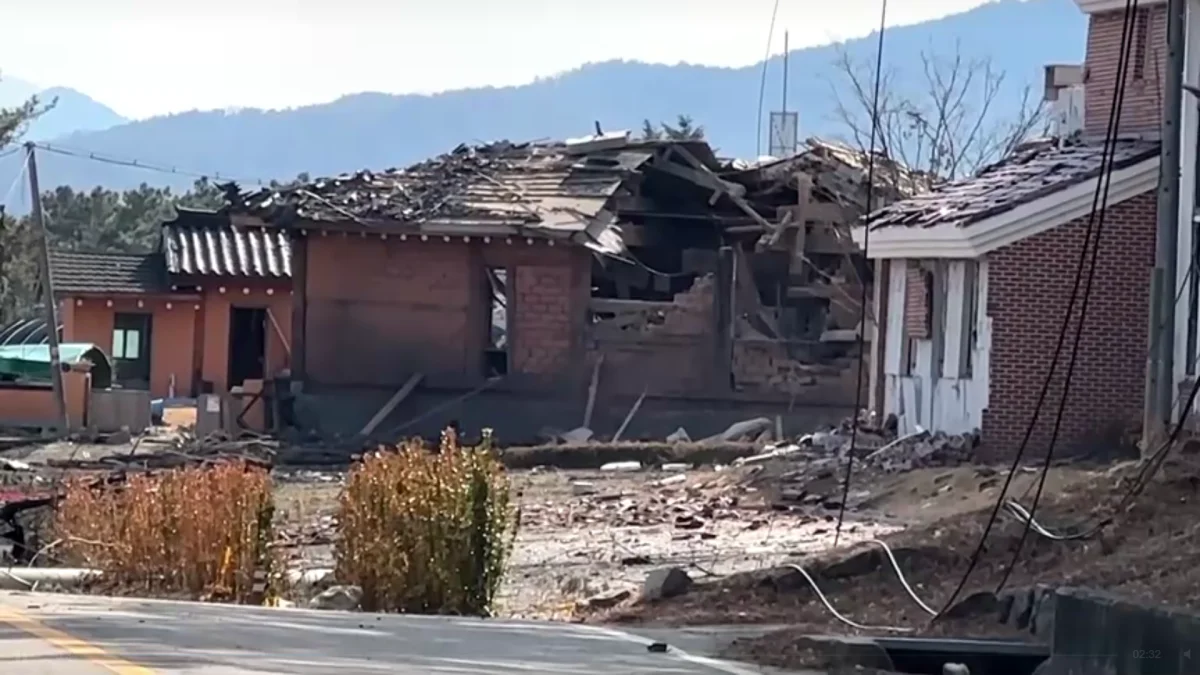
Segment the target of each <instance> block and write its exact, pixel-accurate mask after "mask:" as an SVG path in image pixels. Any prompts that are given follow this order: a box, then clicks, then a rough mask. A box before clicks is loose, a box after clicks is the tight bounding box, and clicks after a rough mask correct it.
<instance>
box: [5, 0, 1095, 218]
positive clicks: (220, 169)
mask: <svg viewBox="0 0 1200 675" xmlns="http://www.w3.org/2000/svg"><path fill="white" fill-rule="evenodd" d="M635 21H636V20H635ZM631 29H632V27H631ZM885 38H886V42H885V47H884V49H885V63H886V64H887V68H888V72H890V73H891V74H892V77H893V80H892V87H893V88H894V89H896V90H897V93H899V94H901V95H910V96H920V92H921V91H923V90H922V86H923V77H924V76H923V71H922V60H921V55H922V53H923V52H924V53H931V52H932V53H933V54H936V55H939V56H942V57H946V58H950V57H953V56H954V55H955V54H956V53H958V54H960V55H961V56H962V57H963V58H964V59H966V60H972V59H984V58H986V59H989V60H990V65H991V67H992V68H993V69H994V70H995V71H998V72H1003V73H1004V74H1005V82H1004V85H1003V91H1002V93H1001V96H1000V97H999V98H998V99H997V100H998V103H997V106H996V108H995V109H994V110H993V112H992V115H993V116H995V117H997V118H998V117H999V116H1003V115H1007V114H1011V113H1013V112H1014V111H1015V108H1016V106H1017V104H1018V101H1019V98H1020V93H1021V90H1022V88H1024V87H1031V88H1032V90H1033V92H1034V95H1035V96H1036V95H1038V94H1040V91H1041V86H1042V73H1043V66H1045V65H1047V64H1051V63H1079V62H1081V61H1082V60H1083V56H1084V44H1085V40H1086V18H1085V17H1084V16H1083V15H1082V14H1081V13H1080V11H1079V10H1078V8H1077V7H1076V5H1075V4H1074V2H1073V1H1072V0H998V1H996V2H993V3H990V4H987V5H983V6H981V7H979V8H976V9H974V10H971V11H968V12H964V13H961V14H957V15H953V16H948V17H945V18H942V19H938V20H935V21H929V22H925V23H921V24H916V25H911V26H904V27H896V28H889V29H888V31H887V33H886V35H885ZM876 39H877V35H873V36H868V37H865V38H861V39H855V40H850V41H847V42H845V43H843V44H842V45H841V48H842V49H844V53H846V54H848V55H849V56H850V58H851V59H852V60H853V61H854V62H857V63H860V64H863V66H864V67H865V68H869V67H870V66H871V64H873V61H874V56H875V48H876ZM838 56H839V51H838V47H837V46H831V45H826V46H821V47H812V48H806V49H799V50H793V51H792V52H791V53H790V54H789V55H788V59H789V63H788V66H789V67H788V72H789V77H788V82H787V91H788V108H789V109H792V110H798V111H799V115H800V137H801V138H804V137H806V136H822V137H833V138H837V137H839V136H841V135H843V133H844V132H845V128H844V125H843V124H841V123H840V122H839V121H838V119H837V115H836V104H835V97H834V95H833V93H834V91H835V90H836V91H838V92H841V93H842V94H843V95H844V94H845V93H846V91H847V86H848V82H847V78H846V77H845V76H844V74H843V73H841V72H840V71H839V70H838V68H837V67H836V66H835V61H836V60H837V58H838ZM481 58H484V57H481ZM766 67H767V78H766V88H765V91H763V93H762V96H763V98H764V100H765V101H766V105H765V109H764V111H763V115H764V116H765V115H766V113H767V111H770V110H775V109H778V108H779V106H780V104H781V97H782V84H783V82H782V72H783V63H782V56H776V57H774V58H772V59H770V60H769V61H768V63H767V65H766ZM762 73H763V64H762V63H761V62H760V63H758V64H755V65H751V66H746V67H742V68H718V67H710V66H698V65H688V64H679V65H658V64H648V63H641V62H632V61H608V62H604V63H593V64H588V65H585V66H582V67H580V68H577V69H574V70H571V71H569V72H565V73H561V74H558V75H555V76H553V77H546V78H542V79H539V80H537V81H535V82H532V83H530V84H526V85H521V86H514V87H485V88H477V89H466V90H460V91H450V92H444V93H439V94H434V95H392V94H382V93H360V94H353V95H349V96H345V97H342V98H340V99H338V100H336V101H333V102H330V103H324V104H320V105H311V106H306V107H301V108H294V109H288V110H258V109H241V110H237V111H233V112H230V111H191V112H184V113H178V114H173V115H164V116H160V117H154V118H150V119H145V120H136V121H130V120H126V119H124V118H122V117H121V116H120V115H118V114H117V113H116V112H114V111H113V110H111V109H110V108H108V107H107V106H105V105H103V104H102V103H99V102H97V101H94V100H92V99H91V98H89V97H88V96H86V95H84V94H82V93H80V92H77V91H74V90H67V89H49V90H45V91H44V92H41V93H40V94H39V95H41V96H43V97H44V98H52V97H57V98H58V104H57V105H56V107H55V108H54V109H53V110H52V111H50V112H49V113H48V114H47V115H45V116H44V117H43V118H41V119H39V120H38V121H37V122H36V123H35V124H34V125H32V128H31V130H30V133H29V137H30V138H32V139H34V140H39V141H47V142H48V143H49V144H51V145H52V146H56V147H61V148H64V149H69V150H73V151H79V152H82V153H83V154H91V153H94V154H96V155H99V156H103V157H109V158H115V159H121V160H137V161H138V162H139V163H141V164H150V165H157V166H160V167H175V168H176V169H177V170H178V171H179V172H180V173H175V174H172V173H164V172H155V171H148V170H145V169H141V168H132V167H126V166H119V165H114V164H110V163H102V162H97V161H92V160H87V159H81V158H78V157H71V156H64V155H59V154H54V153H49V152H43V153H40V154H39V158H38V159H39V170H40V175H41V183H42V185H43V186H44V187H49V186H54V185H71V186H73V187H76V188H89V187H92V186H95V185H103V186H105V187H107V188H111V189H127V188H131V187H134V186H136V185H138V184H140V183H143V182H145V183H149V184H151V185H169V186H171V187H174V188H179V189H182V188H186V187H187V186H189V185H191V183H192V181H193V180H194V177H193V176H192V175H185V174H187V173H189V172H191V173H201V174H205V175H208V176H210V177H213V178H223V179H224V178H236V179H241V180H240V182H243V183H249V184H253V183H254V182H255V181H254V180H252V179H264V180H265V179H289V178H292V177H294V176H296V175H297V174H299V173H301V172H307V173H309V174H311V175H314V176H318V175H331V174H337V173H342V172H347V171H355V170H358V169H367V168H369V169H384V168H390V167H394V166H405V165H407V164H410V163H412V162H415V161H419V160H421V159H423V158H426V157H430V156H434V155H437V154H440V153H443V152H446V151H448V150H450V149H452V148H454V147H455V146H457V145H458V144H460V143H472V142H481V141H488V140H496V139H502V138H504V139H509V140H514V141H517V140H534V139H545V138H564V137H571V136H580V135H586V134H588V133H592V132H593V130H594V128H595V126H596V125H597V124H599V125H600V126H601V127H602V128H603V129H604V130H606V131H612V130H617V129H633V130H637V129H640V128H641V126H642V122H643V120H647V119H648V120H652V121H654V122H658V121H672V120H674V119H675V118H676V117H677V116H678V115H680V114H686V115H688V116H689V117H691V118H692V119H693V120H695V122H696V123H697V124H700V125H702V126H703V127H704V129H705V131H706V135H707V137H708V139H709V140H710V142H712V143H713V145H714V146H716V147H717V148H718V149H719V151H720V152H721V154H722V155H725V156H739V157H753V156H755V155H756V154H757V153H758V151H759V148H760V142H759V140H758V139H759V123H758V118H757V116H756V113H757V111H758V106H759V99H760V85H761V83H762V77H763V76H762ZM35 92H37V89H36V88H33V87H30V86H29V85H28V84H27V83H23V82H21V81H19V80H14V79H10V78H8V77H7V76H5V79H4V80H3V81H2V82H0V105H3V104H4V103H5V102H6V101H8V102H9V103H11V102H12V99H14V98H16V99H17V100H19V98H20V97H21V96H22V93H23V94H24V95H28V94H29V93H35ZM763 126H765V124H764V125H763ZM762 134H763V137H764V138H765V135H766V132H765V130H764V131H763V132H762ZM762 143H763V144H765V143H766V141H765V140H763V141H762ZM762 151H763V152H765V151H766V148H765V146H764V147H762ZM18 162H19V158H17V157H7V158H4V159H0V180H7V179H6V178H5V177H6V176H13V175H15V172H16V171H17V170H18V169H19V163H18ZM247 179H251V180H247ZM10 206H15V205H10Z"/></svg>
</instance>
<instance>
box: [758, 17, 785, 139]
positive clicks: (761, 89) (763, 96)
mask: <svg viewBox="0 0 1200 675" xmlns="http://www.w3.org/2000/svg"><path fill="white" fill-rule="evenodd" d="M778 17H779V0H775V7H774V8H772V9H771V27H770V28H768V29H767V55H766V56H764V57H763V67H762V82H760V83H759V85H758V126H757V127H756V131H755V133H754V143H755V145H754V147H755V157H754V158H755V159H758V158H759V157H762V154H763V153H762V123H763V105H764V103H765V102H766V100H767V65H769V64H770V63H771V38H773V37H775V19H776V18H778Z"/></svg>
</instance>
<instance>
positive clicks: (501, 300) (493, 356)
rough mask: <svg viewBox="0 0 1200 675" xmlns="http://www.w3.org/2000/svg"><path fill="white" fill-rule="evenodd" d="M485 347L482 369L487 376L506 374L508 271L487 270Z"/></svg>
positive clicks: (491, 268)
mask: <svg viewBox="0 0 1200 675" xmlns="http://www.w3.org/2000/svg"><path fill="white" fill-rule="evenodd" d="M486 297H487V298H488V303H487V308H488V315H487V326H488V330H487V347H486V349H485V352H484V356H485V358H484V368H485V369H486V371H487V372H486V374H487V375H488V376H493V375H505V374H507V373H508V316H509V312H508V270H506V269H504V268H503V267H489V268H488V269H487V295H486Z"/></svg>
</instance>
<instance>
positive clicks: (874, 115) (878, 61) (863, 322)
mask: <svg viewBox="0 0 1200 675" xmlns="http://www.w3.org/2000/svg"><path fill="white" fill-rule="evenodd" d="M879 4H880V7H879V41H878V43H877V44H876V45H875V90H874V91H873V92H872V93H871V138H870V142H869V144H868V146H867V153H868V155H867V203H866V215H867V216H870V214H871V211H873V210H874V208H875V154H876V152H875V144H876V143H877V142H878V136H879V89H880V86H881V83H882V82H883V37H884V34H885V33H886V32H887V9H888V3H887V0H881V2H880V3H879ZM870 243H871V224H870V222H868V223H867V224H866V226H865V227H864V228H863V250H862V254H863V258H866V257H867V250H868V248H869V246H870ZM875 283H879V280H878V279H877V280H875ZM859 286H860V287H861V294H860V297H859V305H858V307H859V314H858V340H857V342H858V372H857V374H856V375H855V377H854V384H855V387H854V412H853V413H852V414H853V417H852V419H851V425H850V448H849V449H848V450H847V451H846V474H845V476H843V477H842V501H841V504H840V505H839V506H838V519H837V527H836V528H835V529H834V531H833V545H834V547H835V548H836V547H837V545H838V543H839V542H840V540H841V538H842V525H843V523H845V521H846V500H847V499H849V498H850V480H851V479H852V478H853V477H854V445H855V443H857V442H858V411H859V410H860V409H861V408H862V379H863V364H864V363H865V362H866V357H867V354H866V332H867V284H866V282H865V281H864V282H863V283H861V284H859ZM876 321H878V318H877V319H876Z"/></svg>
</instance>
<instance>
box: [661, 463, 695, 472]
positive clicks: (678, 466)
mask: <svg viewBox="0 0 1200 675" xmlns="http://www.w3.org/2000/svg"><path fill="white" fill-rule="evenodd" d="M691 468H692V465H691V464H687V463H685V462H668V463H666V464H663V465H662V470H663V471H669V472H676V471H690V470H691Z"/></svg>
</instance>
